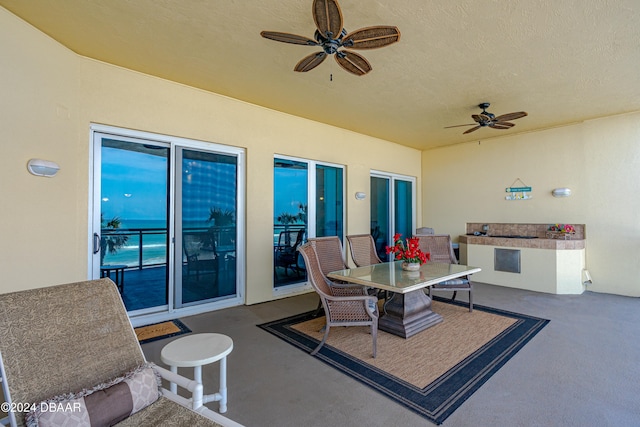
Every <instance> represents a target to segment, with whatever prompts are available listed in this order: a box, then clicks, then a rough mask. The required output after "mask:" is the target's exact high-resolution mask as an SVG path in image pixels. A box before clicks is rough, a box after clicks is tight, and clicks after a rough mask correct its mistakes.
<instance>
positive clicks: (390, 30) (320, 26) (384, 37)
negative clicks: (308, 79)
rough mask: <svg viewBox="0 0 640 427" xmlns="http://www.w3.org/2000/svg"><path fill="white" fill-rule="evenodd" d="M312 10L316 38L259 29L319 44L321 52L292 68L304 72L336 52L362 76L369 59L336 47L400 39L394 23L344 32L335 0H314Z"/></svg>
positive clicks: (289, 40)
mask: <svg viewBox="0 0 640 427" xmlns="http://www.w3.org/2000/svg"><path fill="white" fill-rule="evenodd" d="M312 13H313V20H314V21H315V23H316V27H317V30H316V32H315V35H314V38H315V40H314V39H310V38H307V37H303V36H298V35H295V34H290V33H279V32H275V31H262V32H261V33H260V35H261V36H262V37H264V38H266V39H270V40H275V41H278V42H284V43H292V44H300V45H306V46H320V47H321V48H322V51H321V52H317V53H312V54H311V55H309V56H306V57H304V58H302V60H301V61H300V62H298V63H297V64H296V66H295V68H294V70H295V71H299V72H306V71H309V70H313V69H314V68H316V67H317V66H318V65H320V64H321V63H322V62H323V61H324V60H325V59H326V58H327V55H334V54H335V58H336V61H337V62H338V64H339V65H340V66H341V67H342V68H343V69H345V70H346V71H348V72H350V73H351V74H355V75H356V76H362V75H365V74H367V73H368V72H369V71H371V69H372V68H371V64H369V61H367V60H366V58H365V57H363V56H362V55H359V54H357V53H355V52H352V51H350V50H346V49H344V50H339V49H341V48H351V49H375V48H378V47H384V46H387V45H390V44H392V43H395V42H397V41H398V40H400V31H399V30H398V28H397V27H393V26H384V25H378V26H375V27H366V28H361V29H359V30H356V31H352V32H351V33H347V30H345V29H344V28H343V27H342V11H341V10H340V6H339V5H338V2H337V1H336V0H314V1H313V8H312Z"/></svg>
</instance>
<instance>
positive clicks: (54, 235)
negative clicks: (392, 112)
mask: <svg viewBox="0 0 640 427" xmlns="http://www.w3.org/2000/svg"><path fill="white" fill-rule="evenodd" d="M6 39H8V40H10V42H9V43H3V44H0V57H2V58H3V63H4V64H3V67H0V69H1V70H2V71H0V72H2V73H3V75H2V76H1V77H2V78H3V79H2V81H3V84H7V86H8V87H10V88H11V91H10V92H9V93H8V94H6V95H3V97H2V101H0V102H1V104H0V117H2V118H1V119H0V120H2V128H3V133H2V136H3V139H4V141H3V143H2V146H1V147H2V148H0V149H1V150H2V155H1V156H0V159H1V160H0V161H1V162H2V166H3V167H2V168H1V170H0V182H2V199H3V200H2V203H3V208H2V209H3V214H2V222H1V225H0V227H1V228H0V232H1V233H2V234H1V235H2V236H3V238H2V249H1V255H2V256H0V262H1V263H2V271H3V280H2V282H1V283H0V292H8V291H13V290H19V289H26V288H32V287H41V286H47V285H53V284H57V283H63V282H68V281H74V280H84V279H85V278H86V277H87V276H88V272H87V265H88V256H89V253H88V237H87V236H88V235H89V234H88V233H89V231H88V230H89V228H88V218H89V206H88V204H89V182H90V181H89V166H90V159H89V157H90V155H89V144H90V141H89V126H90V124H91V123H100V124H107V125H112V126H118V127H124V128H130V129H136V130H143V131H149V132H154V133H159V134H167V135H175V136H179V137H184V138H191V139H197V140H203V141H209V142H215V143H219V144H226V145H231V146H236V147H243V148H246V151H247V156H246V160H247V174H246V178H247V179H246V181H247V189H246V191H247V200H246V208H247V230H246V235H247V242H246V247H247V264H248V265H250V268H248V269H247V270H248V271H247V286H246V301H247V303H250V304H251V303H256V302H261V301H266V300H270V299H272V298H273V294H272V280H273V267H272V252H273V250H272V232H273V230H272V227H273V209H272V208H271V207H272V206H273V156H274V154H284V155H289V156H299V157H303V158H308V159H314V160H320V161H327V162H333V163H339V164H344V165H346V185H347V194H346V209H347V224H346V232H347V233H366V232H369V224H370V222H369V199H368V198H367V199H365V200H364V201H357V200H355V198H354V194H355V192H356V191H365V192H367V193H368V191H369V171H370V169H375V170H382V171H389V172H395V173H401V174H405V175H410V176H415V177H417V178H418V181H419V177H420V173H421V159H420V155H419V151H417V150H414V149H411V148H407V147H402V146H399V145H397V144H393V143H390V142H387V141H383V140H378V139H375V138H371V137H367V136H364V135H360V134H356V133H353V132H349V131H345V130H343V129H339V128H335V127H331V126H327V125H324V124H321V123H317V122H313V121H309V120H306V119H302V118H299V117H295V116H290V115H286V114H282V113H279V112H276V111H272V110H268V109H265V108H261V107H258V106H255V105H251V104H247V103H244V102H240V101H237V100H234V99H231V98H227V97H223V96H219V95H216V94H212V93H208V92H205V91H201V90H198V89H193V88H190V87H187V86H184V85H180V84H176V83H172V82H169V81H166V80H162V79H158V78H154V77H150V76H147V75H144V74H140V73H136V72H132V71H129V70H126V69H122V68H119V67H115V66H111V65H107V64H104V63H101V62H97V61H93V60H90V59H86V58H83V57H79V56H77V55H74V54H73V53H71V52H70V51H68V50H67V49H66V48H64V47H62V46H60V45H58V44H57V43H55V42H54V41H52V40H51V39H49V38H48V37H47V36H46V35H44V34H42V33H40V32H39V31H37V30H35V29H33V28H32V27H30V26H29V25H27V24H25V23H24V22H22V21H20V20H19V19H17V18H16V17H15V16H13V15H11V14H9V13H8V12H6V11H5V10H3V9H0V40H6ZM5 73H6V74H7V76H5V75H4V74H5ZM5 77H6V78H5ZM25 92H30V93H31V94H32V95H31V96H29V97H26V96H25ZM58 106H59V107H60V108H58ZM61 112H62V113H64V114H63V115H64V117H60V115H61ZM31 157H39V158H45V159H48V160H54V161H56V162H58V163H59V164H60V166H61V171H60V173H59V175H58V176H56V177H55V178H52V179H44V178H37V177H34V176H31V175H29V174H28V172H27V170H26V166H25V165H26V162H27V160H28V159H29V158H31ZM417 190H418V206H420V200H419V198H420V196H419V195H420V194H421V189H420V187H419V186H418V189H417ZM420 215H421V212H420V210H419V209H418V218H420Z"/></svg>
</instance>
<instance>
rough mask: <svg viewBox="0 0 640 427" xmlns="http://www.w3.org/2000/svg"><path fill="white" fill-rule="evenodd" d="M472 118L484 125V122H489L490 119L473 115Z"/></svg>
mask: <svg viewBox="0 0 640 427" xmlns="http://www.w3.org/2000/svg"><path fill="white" fill-rule="evenodd" d="M471 118H472V119H473V120H475V121H476V122H477V123H482V122H485V121H487V120H489V118H488V117H487V116H483V115H481V114H472V115H471Z"/></svg>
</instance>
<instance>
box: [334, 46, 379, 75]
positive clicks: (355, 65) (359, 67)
mask: <svg viewBox="0 0 640 427" xmlns="http://www.w3.org/2000/svg"><path fill="white" fill-rule="evenodd" d="M335 57H336V61H337V62H338V64H340V66H341V67H342V68H344V69H345V70H346V71H348V72H350V73H351V74H355V75H356V76H364V75H365V74H367V73H368V72H369V71H371V70H372V68H371V64H369V61H367V59H366V58H365V57H364V56H362V55H358V54H357V53H355V52H349V51H348V50H343V51H340V52H338V53H337V54H336V55H335Z"/></svg>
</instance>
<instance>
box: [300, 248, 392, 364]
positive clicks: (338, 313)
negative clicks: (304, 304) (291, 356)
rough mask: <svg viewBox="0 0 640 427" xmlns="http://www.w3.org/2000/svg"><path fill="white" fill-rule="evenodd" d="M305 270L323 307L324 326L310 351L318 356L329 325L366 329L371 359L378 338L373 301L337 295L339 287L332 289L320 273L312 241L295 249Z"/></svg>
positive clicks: (364, 296) (371, 297)
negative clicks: (322, 331)
mask: <svg viewBox="0 0 640 427" xmlns="http://www.w3.org/2000/svg"><path fill="white" fill-rule="evenodd" d="M298 251H299V252H300V254H302V257H303V258H304V263H305V265H306V267H307V276H308V278H309V282H310V283H311V286H312V287H313V289H314V290H315V291H316V292H317V293H318V295H319V296H320V301H322V305H323V307H324V312H325V319H326V325H325V330H324V336H323V337H322V341H320V344H318V346H317V347H316V348H315V349H314V350H313V351H312V352H311V355H315V354H316V353H318V351H319V350H320V348H321V347H322V346H323V345H324V343H325V342H326V341H327V337H328V336H329V330H330V329H331V327H332V326H370V327H371V337H372V340H373V357H374V358H375V357H376V345H377V344H376V343H377V335H378V315H379V313H378V305H377V298H376V297H374V296H368V295H350V296H345V295H340V292H341V291H342V289H343V288H342V287H340V286H336V285H337V284H336V283H333V282H332V281H331V280H329V279H328V278H327V276H325V275H324V274H323V273H322V269H321V268H320V261H319V260H318V255H317V252H316V244H315V242H307V243H305V244H304V245H302V246H300V247H298Z"/></svg>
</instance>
